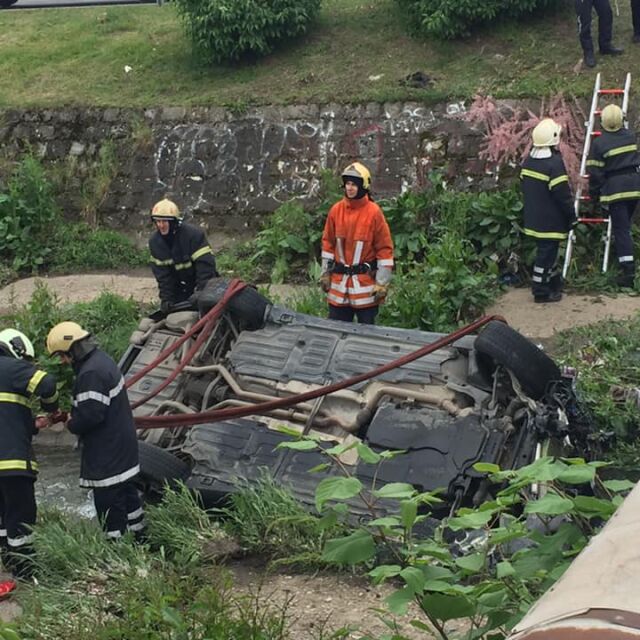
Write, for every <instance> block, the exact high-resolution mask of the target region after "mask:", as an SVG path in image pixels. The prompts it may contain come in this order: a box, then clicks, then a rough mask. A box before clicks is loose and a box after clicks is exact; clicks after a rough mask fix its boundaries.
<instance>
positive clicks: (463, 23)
mask: <svg viewBox="0 0 640 640" xmlns="http://www.w3.org/2000/svg"><path fill="white" fill-rule="evenodd" d="M398 2H399V4H400V6H401V7H402V8H403V9H404V10H405V11H406V12H407V14H408V15H409V17H410V18H411V20H412V21H413V23H414V24H416V25H417V26H416V28H415V30H416V31H418V32H420V33H422V34H424V35H428V36H436V37H438V38H447V39H450V38H458V37H460V36H466V35H469V33H470V32H471V31H472V29H473V28H474V27H476V26H477V25H479V24H486V23H488V22H491V21H494V20H496V19H501V18H522V17H525V16H528V15H530V14H531V13H534V12H535V11H542V10H543V9H548V8H551V7H553V6H555V5H556V1H555V0H485V1H484V2H477V1H476V0H398Z"/></svg>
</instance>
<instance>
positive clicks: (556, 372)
mask: <svg viewBox="0 0 640 640" xmlns="http://www.w3.org/2000/svg"><path fill="white" fill-rule="evenodd" d="M474 347H475V350H476V351H477V352H478V354H480V356H488V357H489V358H491V360H492V361H493V362H494V363H495V364H499V365H502V366H503V367H506V368H507V369H509V370H511V372H512V373H513V375H514V376H515V377H516V378H517V379H518V382H520V384H521V385H522V389H523V390H524V392H525V393H526V394H527V395H529V396H530V397H531V398H533V399H534V400H539V399H540V398H541V397H542V396H543V395H544V393H545V391H546V389H547V384H548V383H549V382H550V381H551V380H558V379H559V378H560V377H561V374H560V369H559V367H558V365H557V364H556V363H555V362H554V361H553V360H552V359H551V358H550V357H549V356H548V355H547V354H546V353H544V351H542V350H541V349H539V348H538V347H537V346H536V345H535V344H533V342H531V340H528V339H527V338H525V337H524V336H523V335H522V334H520V333H518V332H517V331H515V330H514V329H512V328H511V327H510V326H509V325H507V324H504V323H503V322H499V321H496V320H493V321H491V322H489V323H488V324H487V325H486V326H485V328H484V329H483V330H482V331H481V332H480V334H479V335H478V337H477V338H476V341H475V345H474Z"/></svg>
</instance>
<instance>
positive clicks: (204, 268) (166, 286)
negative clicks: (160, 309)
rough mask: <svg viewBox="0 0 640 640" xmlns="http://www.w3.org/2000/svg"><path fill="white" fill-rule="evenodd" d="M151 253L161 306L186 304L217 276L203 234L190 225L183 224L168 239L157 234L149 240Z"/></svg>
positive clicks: (211, 253) (212, 257)
mask: <svg viewBox="0 0 640 640" xmlns="http://www.w3.org/2000/svg"><path fill="white" fill-rule="evenodd" d="M149 251H150V252H151V270H152V271H153V275H154V276H155V278H156V280H157V282H158V290H159V294H160V300H161V301H162V302H168V303H171V304H175V303H177V302H183V301H185V300H187V299H188V298H189V296H191V294H193V292H194V291H195V290H196V289H198V290H199V289H202V288H203V287H204V285H205V284H206V283H207V281H208V280H210V279H211V278H214V277H216V276H217V275H218V272H217V271H216V260H215V258H214V256H213V251H212V250H211V247H210V246H209V243H208V241H207V238H206V236H205V235H204V232H203V231H202V229H199V228H198V227H194V226H192V225H190V224H184V223H183V224H181V225H180V226H179V227H178V228H177V230H176V232H175V233H174V234H172V235H169V236H163V235H162V234H161V233H160V232H159V231H156V232H155V233H154V234H153V235H152V236H151V238H150V240H149Z"/></svg>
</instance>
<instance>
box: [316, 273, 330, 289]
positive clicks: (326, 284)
mask: <svg viewBox="0 0 640 640" xmlns="http://www.w3.org/2000/svg"><path fill="white" fill-rule="evenodd" d="M318 282H319V283H320V288H321V289H322V290H323V291H324V292H325V293H329V289H331V274H330V273H329V272H328V271H325V272H324V273H323V274H322V275H321V276H320V280H319V281H318Z"/></svg>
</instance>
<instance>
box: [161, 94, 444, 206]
mask: <svg viewBox="0 0 640 640" xmlns="http://www.w3.org/2000/svg"><path fill="white" fill-rule="evenodd" d="M436 124H437V118H436V116H435V115H434V113H433V111H431V110H430V109H429V108H427V107H425V106H420V105H409V104H405V105H395V104H394V105H389V106H386V107H382V106H380V107H379V108H378V112H377V113H375V114H367V113H362V109H360V110H358V108H357V107H354V108H353V109H352V112H350V111H349V107H339V108H336V109H335V110H331V109H325V110H321V111H319V117H318V118H317V119H316V120H314V121H310V119H309V118H302V117H300V118H297V119H296V118H291V117H288V118H287V119H286V120H284V119H278V118H277V117H269V116H268V115H265V114H264V113H262V114H260V113H258V114H257V115H251V116H246V117H243V118H238V119H235V120H229V121H220V122H207V123H190V124H177V125H173V126H166V127H163V128H160V129H158V130H157V133H156V139H157V145H156V149H155V153H154V177H155V188H154V196H158V195H161V194H163V193H171V194H174V195H175V196H177V197H179V198H180V200H181V202H182V203H183V206H184V207H185V208H186V209H190V210H192V211H218V212H220V211H224V210H229V209H235V210H242V209H245V210H248V211H268V210H273V209H274V208H276V207H277V206H278V205H279V204H281V203H283V202H285V201H287V200H290V199H291V198H293V197H297V198H300V199H301V200H303V201H304V200H307V199H312V198H314V197H315V196H316V195H317V193H318V190H319V187H320V175H321V172H322V170H324V169H328V170H330V171H334V172H336V174H337V173H338V172H339V170H340V169H341V168H342V167H343V166H344V165H345V164H347V163H348V162H350V161H352V160H354V159H358V160H360V161H362V162H364V163H365V164H366V165H367V166H368V167H369V168H370V169H371V171H372V174H373V180H374V189H375V191H376V193H377V194H379V195H383V196H386V195H397V194H398V193H399V192H401V191H402V190H403V189H404V188H406V186H407V185H409V184H416V182H419V179H420V176H422V175H423V173H424V172H423V171H421V167H422V166H423V165H424V162H425V158H424V153H423V149H422V138H421V135H422V134H423V132H425V131H428V130H429V129H430V128H433V127H434V126H435V125H436Z"/></svg>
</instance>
